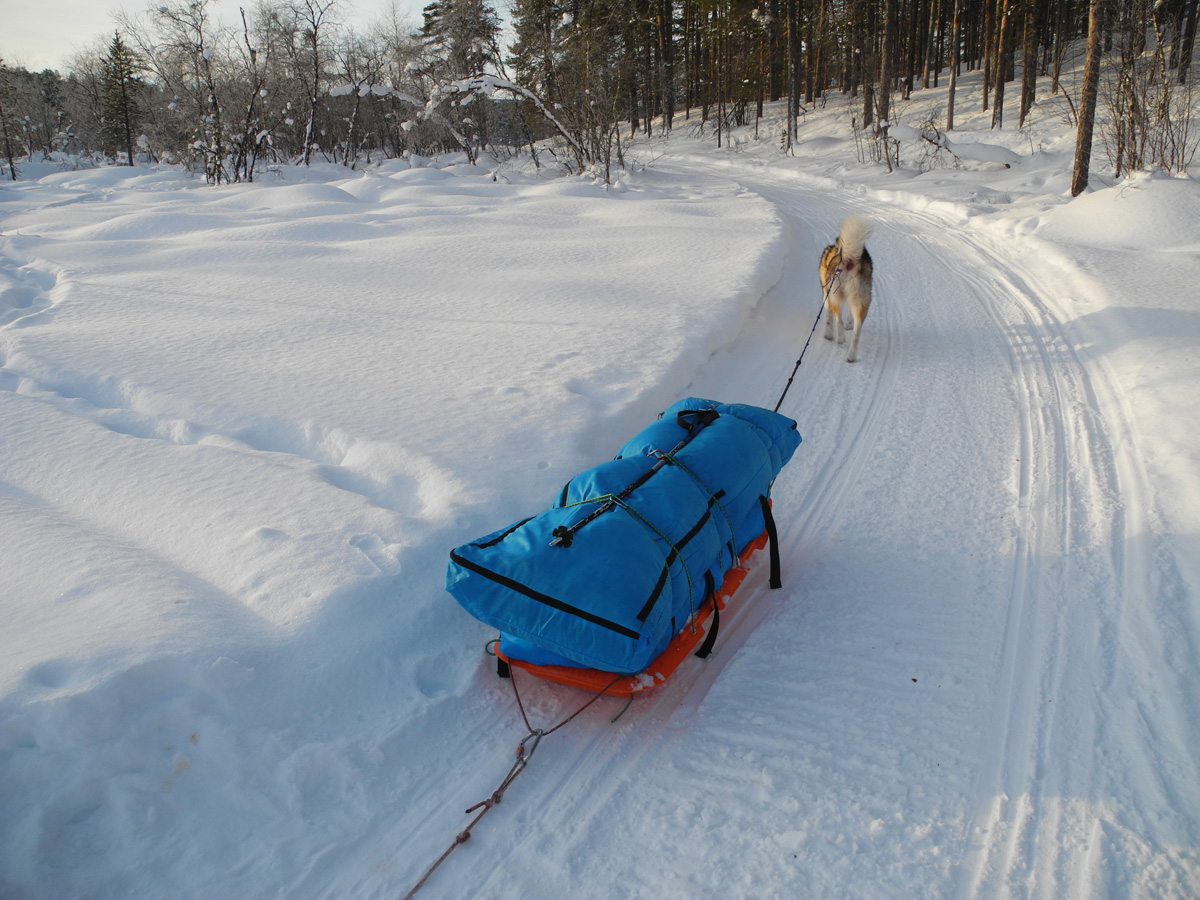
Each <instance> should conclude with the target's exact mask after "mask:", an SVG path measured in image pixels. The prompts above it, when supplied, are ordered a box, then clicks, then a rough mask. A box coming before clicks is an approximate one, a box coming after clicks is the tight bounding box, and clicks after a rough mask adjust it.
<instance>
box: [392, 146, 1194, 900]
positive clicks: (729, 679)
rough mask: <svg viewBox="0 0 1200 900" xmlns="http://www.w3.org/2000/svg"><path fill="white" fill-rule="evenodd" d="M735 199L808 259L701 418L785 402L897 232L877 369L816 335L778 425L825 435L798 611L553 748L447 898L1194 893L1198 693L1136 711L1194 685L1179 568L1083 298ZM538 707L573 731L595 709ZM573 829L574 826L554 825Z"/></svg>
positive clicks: (793, 578)
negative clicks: (824, 289) (1165, 596)
mask: <svg viewBox="0 0 1200 900" xmlns="http://www.w3.org/2000/svg"><path fill="white" fill-rule="evenodd" d="M682 168H683V169H684V171H685V173H686V171H687V167H682ZM729 175H730V177H731V178H734V179H735V180H737V181H738V182H739V183H740V184H742V185H743V186H745V187H747V188H749V189H750V190H752V191H754V192H756V193H758V194H760V195H761V196H763V197H766V198H767V199H769V200H770V201H772V202H773V203H775V204H776V205H777V207H778V209H779V211H780V215H781V216H782V217H783V219H784V221H785V222H786V224H787V227H788V229H789V231H790V236H791V242H790V243H791V252H790V255H789V257H788V259H787V261H786V264H785V268H784V273H783V276H782V278H781V279H780V282H779V284H778V285H777V286H776V287H775V288H774V289H773V290H772V291H771V292H770V293H769V294H768V295H767V296H766V297H765V298H764V300H763V302H762V303H761V304H760V305H759V307H758V309H757V310H756V311H755V313H754V314H753V315H752V316H751V318H750V319H749V321H748V322H747V323H746V325H745V327H744V329H743V330H742V332H741V334H739V335H738V337H737V339H736V340H734V341H733V342H732V343H731V344H730V345H729V346H728V347H727V348H726V349H725V350H723V351H721V352H719V353H718V354H716V355H715V356H714V357H713V358H712V359H711V360H710V361H709V362H708V363H707V364H706V365H705V366H704V367H703V368H702V369H701V370H700V371H699V372H698V373H697V374H696V377H695V379H694V380H693V382H692V384H690V385H689V386H688V387H687V389H686V390H685V391H684V393H686V394H694V395H697V396H712V397H715V398H718V399H722V400H729V401H738V402H752V403H758V404H760V405H765V406H770V405H773V403H774V400H775V398H776V397H777V396H778V395H779V393H780V391H781V390H782V387H783V384H784V383H785V381H786V377H787V375H788V372H789V371H790V366H791V364H792V362H793V360H794V358H795V355H796V353H797V352H798V349H799V348H800V347H801V346H802V345H803V341H804V340H805V339H806V337H807V333H808V329H809V328H810V327H811V323H812V317H813V316H814V315H815V313H816V310H817V308H818V306H819V304H820V293H819V288H818V286H817V281H816V275H815V261H816V259H817V257H818V255H819V253H820V249H821V247H822V246H823V245H824V244H825V243H828V242H830V241H831V240H832V238H833V236H834V235H835V234H836V231H837V225H838V222H839V221H840V219H841V218H842V217H844V216H845V215H847V214H851V213H857V214H860V215H864V216H868V217H869V218H871V220H872V221H873V222H874V223H875V224H876V233H875V235H874V236H873V238H872V240H871V241H870V242H869V243H868V246H869V248H870V249H871V252H872V255H873V257H874V259H875V262H876V300H875V303H874V305H873V307H872V309H871V314H870V316H869V317H868V320H867V323H866V326H865V329H864V338H863V344H862V348H861V351H860V352H861V355H860V362H858V363H856V364H854V365H848V364H846V363H845V362H843V361H842V355H843V353H844V349H843V348H837V347H834V346H833V345H832V344H830V343H828V342H825V341H823V340H820V339H819V338H818V339H816V340H814V344H813V346H812V347H810V349H809V352H808V355H807V356H806V358H805V360H804V362H803V364H802V365H801V368H800V370H799V372H798V373H797V377H796V382H795V384H794V385H793V387H792V389H791V391H790V392H789V394H788V397H787V399H786V402H785V404H784V406H783V408H782V410H781V411H782V412H785V413H787V414H789V415H792V416H794V417H796V418H797V419H798V420H799V423H800V430H801V433H802V435H803V436H804V443H803V444H802V446H801V448H800V450H799V451H798V452H797V455H796V458H795V459H794V460H793V462H792V463H791V465H790V467H789V469H788V470H785V472H784V474H783V475H782V476H781V477H780V479H779V481H778V482H777V484H776V488H775V492H774V493H775V508H776V515H777V518H778V520H779V523H780V539H781V543H782V546H783V570H784V579H785V589H784V590H783V591H780V592H771V591H768V590H767V589H766V587H765V585H764V583H763V581H764V576H763V573H762V571H761V568H760V570H759V571H758V572H757V573H756V577H753V578H752V579H751V580H750V581H749V582H748V583H747V585H746V586H745V587H744V588H743V591H744V595H743V596H742V597H741V598H740V599H741V601H742V602H743V603H744V604H747V605H748V606H749V610H748V611H746V612H745V613H744V614H743V616H742V619H741V621H740V622H738V623H736V624H735V626H734V627H733V628H728V629H725V630H724V631H723V633H722V637H721V640H720V641H719V642H718V653H717V654H716V655H715V656H714V658H713V659H711V660H709V661H708V662H707V663H705V664H703V665H696V666H694V667H693V668H694V671H693V672H691V673H688V672H686V671H681V672H680V673H679V675H678V676H677V678H676V680H675V681H674V682H673V683H671V684H668V685H667V686H666V687H665V688H663V689H660V690H657V691H655V692H652V694H651V695H649V696H648V697H647V698H646V699H639V700H638V702H637V703H636V704H635V706H634V708H633V709H632V710H631V711H630V712H629V713H628V714H627V715H626V716H625V717H624V718H623V719H622V720H621V721H620V722H618V723H617V724H616V725H613V726H609V725H607V724H605V722H604V718H603V716H604V715H606V714H605V713H597V714H596V715H594V716H592V717H590V718H588V719H587V720H586V721H585V722H583V723H582V724H581V725H579V726H578V727H574V728H573V729H571V730H569V731H567V732H564V733H563V734H562V736H561V738H558V739H557V740H555V742H554V743H553V744H551V743H549V742H548V745H547V746H546V747H544V748H543V749H542V751H541V753H540V754H539V757H538V759H537V764H536V766H534V768H533V771H534V772H536V774H533V775H530V776H527V778H526V779H525V780H523V782H522V784H521V785H520V787H519V789H514V791H513V792H512V793H511V794H510V795H509V800H510V804H511V807H512V809H511V815H512V819H511V820H510V821H511V827H508V828H503V830H500V829H497V831H496V832H492V833H490V834H488V835H487V836H486V838H481V839H480V840H479V842H478V843H477V844H475V846H474V847H472V852H473V853H475V854H477V856H476V857H475V859H474V860H473V861H467V859H466V858H465V857H467V854H462V855H461V857H460V858H458V859H456V860H454V864H455V865H458V866H462V867H463V869H462V870H460V872H459V873H458V874H457V875H451V874H448V873H439V877H444V878H445V879H446V880H445V881H444V882H442V884H441V886H440V888H441V889H442V890H450V891H451V893H455V892H461V891H468V892H473V893H475V894H477V895H478V896H489V897H518V896H520V897H529V896H546V897H550V896H556V895H558V894H559V893H561V891H562V890H564V889H565V887H566V885H568V884H569V885H570V890H571V893H572V894H573V895H575V896H580V897H596V898H601V897H610V896H613V891H614V889H615V888H614V885H617V884H619V885H620V888H621V892H623V893H622V895H623V896H630V897H706V896H734V895H744V896H757V895H760V894H759V893H758V889H759V886H761V885H764V884H765V885H771V886H772V893H771V896H780V897H783V896H864V897H912V896H942V897H964V898H974V897H1007V896H1036V897H1071V898H1085V897H1091V896H1095V895H1096V893H1097V891H1098V889H1099V886H1102V885H1124V886H1126V887H1127V888H1128V892H1129V894H1130V895H1136V896H1180V897H1182V896H1186V895H1188V894H1189V892H1192V891H1193V890H1194V889H1195V888H1196V886H1197V883H1196V853H1195V847H1196V820H1195V812H1194V810H1195V807H1192V808H1191V811H1188V809H1187V807H1186V806H1183V807H1180V806H1177V807H1176V808H1178V809H1179V810H1180V812H1179V816H1178V818H1177V819H1176V820H1174V821H1157V820H1155V819H1154V818H1152V817H1151V816H1149V815H1147V814H1145V813H1144V810H1146V809H1147V808H1148V809H1150V810H1158V809H1163V808H1169V807H1172V806H1173V805H1175V804H1173V802H1172V799H1171V798H1172V797H1188V796H1190V795H1192V794H1194V787H1193V784H1192V776H1191V775H1190V774H1189V772H1188V771H1187V770H1186V767H1181V766H1180V762H1181V761H1186V760H1188V759H1189V758H1194V756H1195V750H1194V749H1189V747H1188V745H1187V743H1186V741H1187V740H1188V733H1187V732H1188V728H1189V725H1188V722H1189V719H1188V714H1187V710H1186V708H1185V707H1186V699H1185V698H1186V697H1187V696H1189V694H1188V692H1187V690H1185V689H1183V686H1181V690H1180V691H1179V692H1178V693H1177V694H1176V695H1175V696H1164V695H1162V694H1155V695H1151V696H1142V695H1141V694H1140V692H1139V685H1140V684H1141V683H1142V679H1143V678H1144V677H1145V675H1144V670H1145V668H1146V667H1150V669H1151V670H1152V672H1153V675H1154V679H1162V680H1161V681H1157V680H1156V683H1158V684H1170V683H1172V681H1173V680H1177V679H1178V678H1179V677H1180V676H1179V674H1178V671H1182V670H1178V671H1176V672H1172V671H1171V670H1170V663H1169V662H1168V660H1170V659H1171V658H1172V653H1171V652H1170V645H1171V644H1172V642H1173V641H1175V640H1177V639H1176V638H1175V637H1173V635H1172V634H1171V618H1170V616H1169V615H1166V616H1157V615H1154V614H1152V611H1151V610H1148V609H1147V608H1146V607H1145V606H1144V605H1143V603H1144V601H1145V600H1146V599H1147V598H1148V597H1150V596H1153V595H1154V591H1155V590H1156V585H1158V584H1161V582H1162V581H1163V580H1164V579H1165V580H1167V581H1168V582H1169V581H1170V579H1171V577H1172V576H1171V562H1170V559H1169V558H1168V559H1165V560H1164V559H1162V554H1161V553H1158V554H1157V555H1156V548H1155V547H1153V546H1152V544H1151V538H1150V537H1149V535H1148V533H1147V531H1146V529H1145V525H1146V521H1145V520H1146V519H1147V518H1148V517H1149V516H1150V515H1151V511H1150V510H1148V509H1147V508H1146V502H1147V489H1146V485H1145V476H1144V473H1142V472H1141V471H1140V467H1139V464H1138V460H1137V454H1136V449H1135V448H1134V446H1132V445H1131V444H1130V440H1131V437H1132V436H1131V435H1130V434H1129V432H1130V425H1129V423H1128V422H1127V421H1125V420H1124V419H1122V417H1121V416H1120V411H1121V401H1122V398H1121V397H1120V396H1119V387H1118V386H1117V385H1116V384H1114V383H1110V382H1109V381H1108V380H1106V378H1105V374H1104V372H1103V371H1102V369H1098V367H1095V366H1092V367H1089V366H1087V365H1085V364H1084V362H1083V361H1081V360H1080V359H1079V358H1078V356H1077V355H1076V354H1075V353H1073V352H1072V351H1071V349H1070V348H1071V346H1072V345H1071V341H1070V338H1069V336H1068V335H1067V334H1066V329H1065V327H1064V325H1063V323H1062V322H1061V321H1059V320H1058V319H1057V318H1056V316H1055V314H1054V310H1053V306H1054V291H1055V290H1056V289H1057V287H1058V286H1056V285H1051V286H1049V287H1047V286H1046V285H1043V284H1040V283H1039V282H1038V280H1037V278H1036V277H1035V276H1034V275H1033V274H1031V273H1030V271H1028V270H1027V269H1026V268H1023V267H1022V265H1021V262H1020V259H1019V257H1020V256H1021V254H1020V253H1019V252H1018V251H1017V249H1016V248H1015V247H1014V246H1012V245H1007V244H1005V243H1004V242H1003V241H998V240H997V241H992V240H989V239H988V238H987V236H986V235H985V234H980V233H979V232H977V231H975V230H972V229H964V228H961V227H951V225H952V224H961V223H951V222H950V221H948V220H947V218H946V217H944V216H943V217H939V216H938V215H937V214H935V213H932V212H928V211H927V212H920V211H912V210H906V209H904V208H902V205H894V206H892V205H886V204H881V203H879V202H878V201H877V200H872V199H870V198H869V197H866V196H863V195H861V194H853V193H848V192H846V191H841V190H830V189H829V188H830V185H828V184H823V183H820V182H815V183H806V182H804V181H801V180H795V179H790V178H787V177H771V176H770V175H768V174H766V173H755V174H747V173H745V172H741V171H736V170H735V171H731V172H729ZM664 399H666V398H664ZM997 436H1000V439H999V440H998V439H997ZM1005 436H1007V437H1005ZM1118 445H1119V446H1118ZM914 483H915V484H919V485H920V488H919V489H916V490H914V488H913V486H914ZM900 486H902V487H900ZM897 534H906V535H907V536H908V539H907V541H906V542H905V543H904V544H903V545H899V546H898V545H897V544H896V542H895V541H894V540H893V539H892V538H891V536H893V535H897ZM914 562H918V563H919V565H914ZM914 572H919V573H920V574H919V576H917V577H913V573H914ZM1168 587H1170V585H1169V584H1168ZM1131 626H1132V630H1131ZM718 675H719V676H720V677H719V678H718V677H717V676H718ZM498 689H499V688H498ZM525 690H526V693H527V695H528V696H531V697H535V698H538V699H537V700H535V701H534V702H535V703H542V704H544V705H545V706H544V708H543V709H542V710H541V713H542V714H543V715H545V716H546V717H547V718H553V716H554V715H556V714H557V713H558V711H559V710H560V709H561V708H563V707H564V706H565V705H568V704H570V703H571V702H572V701H573V700H574V699H575V696H574V695H573V694H572V693H571V692H565V691H563V690H561V689H558V688H553V687H548V686H541V685H530V684H528V680H527V685H526V688H525ZM496 699H500V698H496ZM493 721H495V718H494V716H493ZM1139 723H1140V725H1139ZM1126 726H1132V728H1130V730H1129V731H1128V732H1125V733H1117V732H1120V731H1122V729H1125V728H1126ZM1151 731H1153V732H1154V734H1151ZM1098 745H1099V746H1104V747H1113V746H1117V747H1119V748H1120V752H1119V754H1117V755H1116V756H1115V758H1095V757H1094V755H1093V752H1092V748H1093V747H1095V746H1098ZM1158 747H1162V748H1164V749H1163V750H1158V749H1156V748H1158ZM479 758H480V757H474V758H473V762H472V765H478V764H479V762H478V759H479ZM1147 791H1148V792H1151V794H1153V795H1155V796H1154V800H1153V802H1151V803H1150V804H1149V805H1147V804H1146V803H1145V801H1144V799H1143V798H1144V795H1145V792H1147ZM418 805H420V804H418ZM547 810H553V811H554V817H553V818H552V819H550V821H551V822H554V821H557V820H558V819H561V820H562V822H563V823H564V824H565V825H566V826H567V827H544V826H543V825H542V824H541V813H542V812H543V811H547ZM666 810H673V813H671V814H670V816H669V820H668V821H665V822H664V821H661V819H660V818H659V817H661V816H662V814H663V812H664V811H666ZM648 811H649V812H650V813H651V814H652V815H650V816H648V815H647V812H648ZM434 819H437V820H442V817H440V816H435V817H433V819H427V820H426V824H433V820H434ZM490 824H492V825H495V824H496V823H495V822H492V823H490ZM411 827H412V825H411V823H408V824H407V825H406V826H405V829H404V835H403V836H401V835H399V834H396V833H393V837H394V838H395V839H396V840H395V842H394V843H392V846H401V845H407V846H408V847H410V848H414V851H416V850H418V849H419V850H420V851H421V852H417V856H416V859H415V860H414V866H413V871H416V870H417V867H416V865H415V863H417V862H420V861H423V860H424V857H425V855H427V854H428V851H431V850H432V849H433V844H436V843H439V842H441V841H442V840H443V839H444V837H445V835H446V834H447V833H448V831H447V829H448V828H449V827H452V826H450V825H449V823H444V824H442V825H441V829H442V831H441V833H440V834H438V836H437V837H436V839H435V840H434V841H433V842H432V843H431V842H428V841H425V840H423V839H421V838H420V837H418V836H417V835H415V834H414V833H413V831H411V830H410V829H411ZM497 832H498V833H497ZM592 846H606V847H609V848H610V849H611V850H612V851H613V852H610V853H605V854H599V855H593V854H591V853H589V847H592ZM563 860H567V861H569V862H570V866H569V871H566V872H564V871H562V870H561V863H562V861H563ZM864 861H865V862H866V863H867V865H866V867H865V868H864V866H863V862H864ZM515 873H520V874H519V877H516V876H515ZM455 885H457V886H458V887H457V888H455V887H454V886H455ZM437 889H438V885H437V884H436V882H434V883H431V885H430V886H429V888H428V890H430V892H431V894H435V893H436V891H437Z"/></svg>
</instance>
